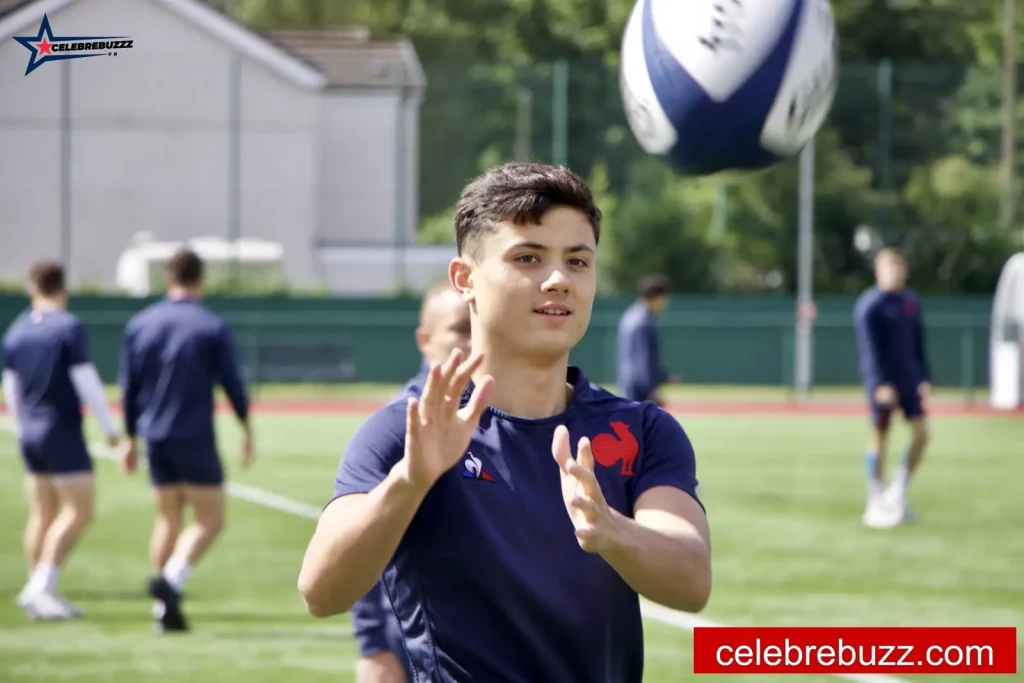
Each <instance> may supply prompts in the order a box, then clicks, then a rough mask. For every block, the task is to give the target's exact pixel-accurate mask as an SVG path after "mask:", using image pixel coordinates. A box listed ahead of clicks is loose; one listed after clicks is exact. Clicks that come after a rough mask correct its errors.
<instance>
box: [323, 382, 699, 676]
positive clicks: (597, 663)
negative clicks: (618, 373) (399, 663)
mask: <svg viewBox="0 0 1024 683" xmlns="http://www.w3.org/2000/svg"><path fill="white" fill-rule="evenodd" d="M568 381H569V382H570V383H571V384H572V385H573V386H574V387H575V390H574V393H573V396H572V400H571V402H570V404H569V406H568V407H567V409H566V410H565V411H564V412H563V413H562V414H560V415H557V416H553V417H549V418H543V419H525V418H520V417H516V416H513V415H508V414H505V413H502V412H500V411H498V410H495V409H488V410H487V411H486V412H485V413H484V415H483V417H482V419H481V422H480V426H479V428H478V429H477V431H476V434H475V435H474V437H473V439H472V440H471V442H470V445H469V447H468V448H467V449H466V452H465V454H464V455H463V457H462V459H461V461H460V463H459V464H458V465H456V466H455V467H453V468H452V469H451V470H449V471H448V472H447V473H445V474H444V475H443V476H442V477H441V478H440V479H439V480H438V481H437V483H436V484H435V485H434V487H433V488H432V489H431V490H430V492H429V493H428V494H427V496H426V498H425V499H424V501H423V504H422V505H421V507H420V509H419V510H418V512H417V514H416V515H415V517H414V519H413V521H412V523H411V524H410V526H409V529H408V530H407V532H406V534H405V535H404V537H403V539H402V541H401V543H400V544H399V546H398V548H397V550H396V552H395V554H394V556H393V558H392V559H391V561H390V562H389V563H388V565H387V567H386V568H385V571H384V576H383V586H384V589H385V590H386V591H387V592H388V596H389V598H390V600H391V602H392V604H393V605H394V609H395V613H396V615H397V617H398V619H399V623H400V626H401V630H402V634H403V638H404V640H405V643H406V647H407V649H408V652H409V657H410V660H411V661H410V665H411V668H412V672H413V680H414V681H416V682H423V681H431V682H433V681H455V682H458V683H462V682H468V681H474V682H479V681H487V682H489V683H501V682H509V683H512V682H515V683H538V682H539V681H557V682H558V683H563V682H565V683H569V682H576V681H579V682H580V683H583V682H586V683H641V680H642V678H643V664H644V649H643V624H642V622H641V615H640V604H639V597H638V596H637V594H636V592H635V591H633V589H631V588H630V587H629V585H627V584H626V582H625V581H624V580H623V579H622V578H621V577H620V576H619V575H618V573H617V572H615V571H614V570H613V569H612V567H611V566H610V565H609V564H608V563H607V562H605V561H604V560H603V559H602V558H601V557H599V556H597V555H594V554H590V553H586V552H584V551H583V550H582V549H581V548H580V547H579V545H578V543H577V541H576V538H575V535H574V533H573V526H572V522H571V521H570V519H569V514H568V512H567V510H566V508H565V504H564V502H563V500H562V493H561V484H560V477H559V470H558V465H557V463H556V462H555V460H554V458H553V456H552V454H551V442H552V438H553V436H554V431H555V428H556V427H557V426H558V425H560V424H564V425H565V426H566V427H567V428H568V430H569V434H570V441H571V443H572V452H573V456H574V457H575V454H576V445H577V443H578V441H579V439H580V438H581V437H583V436H587V437H590V439H591V443H592V447H593V453H594V459H595V469H596V473H597V477H598V480H599V482H600V484H601V488H602V491H603V492H604V496H605V498H606V499H607V501H608V503H609V505H611V506H612V507H614V508H615V509H616V510H618V511H619V512H621V513H623V514H625V515H628V516H632V512H633V506H634V504H635V503H636V501H637V499H638V498H639V497H640V495H641V494H642V493H643V492H644V491H646V490H648V489H650V488H651V487H654V486H674V487H677V488H679V489H682V490H683V491H685V492H687V493H688V494H689V495H691V496H693V498H694V499H697V493H696V490H697V479H696V466H695V459H694V452H693V447H692V445H691V443H690V440H689V438H688V437H687V435H686V433H685V432H684V430H683V428H682V426H681V425H680V424H679V423H678V422H677V421H676V420H675V418H673V417H672V416H671V415H669V414H668V413H666V412H665V411H663V410H662V409H660V408H658V407H657V406H655V405H654V404H652V403H649V402H645V403H636V402H633V401H630V400H628V399H625V398H622V397H619V396H616V395H614V394H612V393H610V392H608V391H605V390H604V389H602V388H600V387H598V386H596V385H595V384H592V383H591V382H590V381H589V380H587V378H586V377H585V376H584V375H583V373H582V372H581V371H580V370H579V369H578V368H575V367H570V368H569V372H568ZM471 391H472V386H470V387H469V388H468V389H467V390H466V393H465V395H464V396H463V403H465V401H466V400H468V397H469V395H470V393H471ZM405 412H406V406H405V402H404V401H395V402H392V403H391V404H389V405H388V406H386V407H384V408H382V409H380V410H378V411H377V412H376V413H374V414H373V415H372V416H371V417H370V418H369V419H368V420H367V421H366V422H365V423H364V424H363V425H362V426H361V428H360V429H359V430H358V431H357V433H356V434H355V435H354V437H353V438H352V440H351V442H350V443H349V444H348V446H347V448H346V450H345V453H344V455H343V457H342V460H341V464H340V466H339V471H338V475H337V478H336V480H335V498H337V497H340V496H344V495H347V494H351V493H366V492H368V491H370V490H372V489H373V488H374V487H375V486H376V485H377V484H378V483H379V482H380V481H381V480H382V479H383V478H384V477H385V476H386V475H387V473H388V472H389V471H390V470H391V468H392V467H393V466H394V464H395V463H396V462H398V461H399V460H400V459H401V458H402V456H403V452H404V442H405Z"/></svg>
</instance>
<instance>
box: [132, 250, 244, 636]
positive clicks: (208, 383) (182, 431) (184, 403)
mask: <svg viewBox="0 0 1024 683" xmlns="http://www.w3.org/2000/svg"><path fill="white" fill-rule="evenodd" d="M202 286H203V262H202V260H201V259H200V258H199V256H197V255H196V254H195V253H194V252H192V251H190V250H188V249H182V250H180V251H178V252H177V253H175V254H174V255H173V256H172V257H171V259H170V260H169V261H168V263H167V290H168V291H167V297H166V298H165V299H164V300H163V301H159V302H157V303H155V304H153V305H151V306H149V307H147V308H146V309H144V310H143V311H141V312H139V313H138V314H136V315H135V316H134V317H133V318H132V319H131V320H130V321H129V322H128V325H127V327H126V328H125V336H124V345H123V348H122V351H121V391H122V393H123V396H124V399H123V400H124V411H125V427H126V430H127V432H128V441H127V448H126V451H125V456H124V457H125V461H126V463H127V465H128V467H134V464H135V462H136V457H137V456H136V452H135V448H136V445H135V439H136V437H137V436H138V437H141V438H143V439H145V441H146V451H147V457H148V461H149V475H150V481H151V482H152V484H153V487H154V491H155V495H156V523H155V525H154V528H153V537H152V539H151V541H150V550H149V555H150V563H151V567H152V570H153V576H152V577H151V578H150V581H149V594H150V595H151V596H153V597H154V598H156V600H157V604H156V605H155V606H154V616H155V618H156V620H157V631H158V632H164V631H185V630H187V629H188V625H187V622H186V620H185V616H184V614H183V613H182V611H181V593H182V588H183V587H184V585H185V581H186V580H187V579H188V577H189V576H190V575H191V573H192V570H193V568H194V567H195V565H196V563H197V562H198V561H199V559H200V558H201V557H202V556H203V553H204V552H205V551H206V549H207V548H208V547H209V546H210V544H211V543H213V541H214V539H215V538H216V537H217V535H218V534H219V533H220V531H221V527H222V526H223V523H224V487H223V484H224V472H223V468H222V466H221V460H220V455H219V453H218V450H217V443H216V437H215V430H214V389H215V386H216V385H217V384H218V383H219V384H220V385H222V386H223V387H224V391H225V393H226V394H227V396H228V398H229V400H230V401H231V405H232V407H233V408H234V411H235V415H236V416H237V418H238V420H239V422H240V423H241V426H242V431H243V441H242V457H241V463H242V466H243V467H248V466H249V464H250V462H251V460H252V429H251V427H250V424H249V417H248V411H249V400H248V396H247V394H246V389H245V385H244V382H243V380H242V376H241V372H240V370H239V367H238V361H237V359H236V357H235V345H234V342H233V339H232V336H231V331H230V330H229V328H228V326H227V324H226V323H225V322H224V320H222V319H221V318H220V316H218V315H216V314H215V313H213V312H212V311H211V310H210V309H208V308H207V307H206V306H204V305H203V304H202V303H201V297H202ZM186 505H188V506H191V508H192V511H193V513H194V515H193V517H194V519H193V524H192V526H190V527H189V528H188V529H185V530H184V531H182V529H181V526H182V515H183V514H184V511H185V506H186Z"/></svg>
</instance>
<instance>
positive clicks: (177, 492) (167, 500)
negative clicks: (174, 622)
mask: <svg viewBox="0 0 1024 683" xmlns="http://www.w3.org/2000/svg"><path fill="white" fill-rule="evenodd" d="M153 496H154V498H155V499H156V520H154V522H153V535H152V536H151V537H150V539H149V566H150V567H151V568H152V572H153V576H154V577H160V576H161V575H163V571H164V567H165V566H167V561H168V560H169V559H170V558H171V554H172V553H173V552H174V544H175V543H177V541H178V535H179V534H180V533H181V520H182V517H183V516H184V512H185V492H184V490H183V489H182V487H180V486H175V485H170V486H157V487H155V488H154V489H153ZM150 592H151V593H152V592H153V591H152V590H150ZM165 611H166V607H165V605H164V603H163V601H162V600H156V601H154V603H153V618H154V619H162V618H163V616H164V612H165Z"/></svg>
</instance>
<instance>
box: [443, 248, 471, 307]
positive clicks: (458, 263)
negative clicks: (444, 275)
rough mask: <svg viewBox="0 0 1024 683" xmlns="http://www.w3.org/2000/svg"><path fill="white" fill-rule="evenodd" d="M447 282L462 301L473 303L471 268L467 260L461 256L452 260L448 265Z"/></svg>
mask: <svg viewBox="0 0 1024 683" xmlns="http://www.w3.org/2000/svg"><path fill="white" fill-rule="evenodd" d="M448 281H449V282H451V284H452V287H453V288H454V289H455V291H456V292H458V293H459V296H460V297H462V300H463V301H465V302H466V303H473V300H474V297H473V267H472V265H471V264H470V262H469V261H468V260H466V259H464V258H462V257H461V256H457V257H455V258H453V259H452V261H451V263H449V264H448Z"/></svg>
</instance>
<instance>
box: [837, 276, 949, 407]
mask: <svg viewBox="0 0 1024 683" xmlns="http://www.w3.org/2000/svg"><path fill="white" fill-rule="evenodd" d="M853 317H854V324H855V326H856V332H857V346H858V351H859V353H860V373H861V379H862V380H863V382H864V384H865V386H868V387H871V388H874V387H877V386H878V385H880V384H893V385H895V386H917V385H918V384H920V383H921V382H930V381H931V370H930V368H929V364H928V357H927V353H926V352H925V343H924V325H923V323H922V318H921V302H920V299H919V298H918V296H917V294H916V293H915V292H914V291H913V290H910V289H904V290H902V291H899V292H883V291H881V290H880V289H879V288H878V287H870V288H868V289H867V290H866V291H865V292H864V293H862V294H861V295H860V297H858V299H857V303H856V305H855V306H854V315H853Z"/></svg>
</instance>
